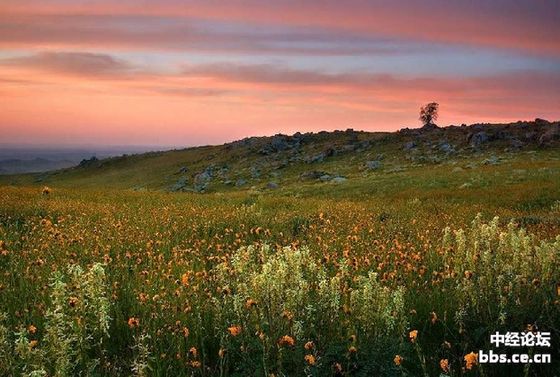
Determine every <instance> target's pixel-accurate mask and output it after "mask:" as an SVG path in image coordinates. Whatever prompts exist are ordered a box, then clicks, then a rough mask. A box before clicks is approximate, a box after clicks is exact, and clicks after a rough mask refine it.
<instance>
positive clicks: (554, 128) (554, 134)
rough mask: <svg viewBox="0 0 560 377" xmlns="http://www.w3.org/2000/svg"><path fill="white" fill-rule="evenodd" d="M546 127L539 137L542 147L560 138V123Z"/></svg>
mask: <svg viewBox="0 0 560 377" xmlns="http://www.w3.org/2000/svg"><path fill="white" fill-rule="evenodd" d="M546 128H547V129H546V131H545V132H544V133H543V134H542V135H541V137H539V146H541V147H543V146H545V145H548V144H550V143H552V142H553V141H554V140H558V139H560V123H556V124H552V125H549V126H548V127H546Z"/></svg>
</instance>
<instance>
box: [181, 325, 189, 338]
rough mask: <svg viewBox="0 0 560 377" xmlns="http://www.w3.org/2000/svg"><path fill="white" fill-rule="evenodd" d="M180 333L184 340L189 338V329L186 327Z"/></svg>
mask: <svg viewBox="0 0 560 377" xmlns="http://www.w3.org/2000/svg"><path fill="white" fill-rule="evenodd" d="M182 332H183V336H184V337H185V338H187V337H188V336H189V333H190V332H189V328H188V327H183V330H182Z"/></svg>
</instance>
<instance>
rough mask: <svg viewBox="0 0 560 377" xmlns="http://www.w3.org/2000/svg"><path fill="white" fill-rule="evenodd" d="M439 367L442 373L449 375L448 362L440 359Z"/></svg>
mask: <svg viewBox="0 0 560 377" xmlns="http://www.w3.org/2000/svg"><path fill="white" fill-rule="evenodd" d="M439 367H440V368H441V370H442V371H443V373H449V360H447V359H441V360H440V361H439Z"/></svg>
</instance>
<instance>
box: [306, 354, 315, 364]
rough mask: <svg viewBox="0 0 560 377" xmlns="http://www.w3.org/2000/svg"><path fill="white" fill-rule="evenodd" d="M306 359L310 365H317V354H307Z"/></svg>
mask: <svg viewBox="0 0 560 377" xmlns="http://www.w3.org/2000/svg"><path fill="white" fill-rule="evenodd" d="M304 359H305V361H306V362H307V364H309V365H315V363H316V360H315V356H313V355H305V357H304Z"/></svg>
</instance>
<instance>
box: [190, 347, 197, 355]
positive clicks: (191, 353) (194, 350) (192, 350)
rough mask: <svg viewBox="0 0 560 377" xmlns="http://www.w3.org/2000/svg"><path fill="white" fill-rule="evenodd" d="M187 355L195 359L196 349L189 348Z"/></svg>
mask: <svg viewBox="0 0 560 377" xmlns="http://www.w3.org/2000/svg"><path fill="white" fill-rule="evenodd" d="M189 354H190V355H191V356H192V357H194V358H196V356H197V355H198V350H197V349H196V347H191V348H190V349H189Z"/></svg>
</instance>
